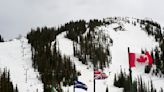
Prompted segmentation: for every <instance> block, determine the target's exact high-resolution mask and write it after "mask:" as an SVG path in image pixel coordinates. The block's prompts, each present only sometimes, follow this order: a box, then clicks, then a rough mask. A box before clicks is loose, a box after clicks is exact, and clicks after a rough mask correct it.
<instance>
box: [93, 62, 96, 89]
mask: <svg viewBox="0 0 164 92" xmlns="http://www.w3.org/2000/svg"><path fill="white" fill-rule="evenodd" d="M95 84H96V81H95V77H94V64H93V92H96V91H95V89H96V87H95Z"/></svg>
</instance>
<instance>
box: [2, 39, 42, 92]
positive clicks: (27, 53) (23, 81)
mask: <svg viewBox="0 0 164 92" xmlns="http://www.w3.org/2000/svg"><path fill="white" fill-rule="evenodd" d="M31 55H32V54H31V47H30V45H29V44H28V43H27V39H25V38H21V39H19V40H18V39H14V40H13V41H9V42H4V43H0V68H1V71H3V68H7V70H9V71H10V77H11V81H12V82H13V84H14V86H16V85H17V87H18V91H19V92H43V84H42V82H41V81H40V80H38V78H39V73H38V72H35V71H34V69H33V67H32V60H31Z"/></svg>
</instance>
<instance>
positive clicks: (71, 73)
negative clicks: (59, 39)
mask: <svg viewBox="0 0 164 92" xmlns="http://www.w3.org/2000/svg"><path fill="white" fill-rule="evenodd" d="M59 31H61V29H59V28H58V29H55V28H47V27H44V28H37V29H32V30H31V32H29V33H28V34H27V39H28V42H29V43H30V44H31V51H32V60H33V67H34V68H35V69H36V70H38V71H39V73H40V77H41V80H42V82H43V84H44V92H51V89H52V88H53V87H52V86H54V88H55V89H56V90H58V91H60V92H62V89H61V83H63V85H64V86H66V85H73V83H74V80H76V78H77V72H76V67H75V65H74V64H73V63H72V61H71V59H70V58H69V57H66V56H62V55H61V54H60V52H59V51H58V50H57V48H56V36H57V35H58V34H59V33H61V32H62V31H61V32H59ZM52 41H54V44H52Z"/></svg>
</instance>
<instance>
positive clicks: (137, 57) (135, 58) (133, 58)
mask: <svg viewBox="0 0 164 92" xmlns="http://www.w3.org/2000/svg"><path fill="white" fill-rule="evenodd" d="M135 62H139V63H145V62H148V64H149V65H152V63H153V58H152V57H151V55H150V54H149V52H148V51H146V53H145V54H136V53H129V66H130V67H135Z"/></svg>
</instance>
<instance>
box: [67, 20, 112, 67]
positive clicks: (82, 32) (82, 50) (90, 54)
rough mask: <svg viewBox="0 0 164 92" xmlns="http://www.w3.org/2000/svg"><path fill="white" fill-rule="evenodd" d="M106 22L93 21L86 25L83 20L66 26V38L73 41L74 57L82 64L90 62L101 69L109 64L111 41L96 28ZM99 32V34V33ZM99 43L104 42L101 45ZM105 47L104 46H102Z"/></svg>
mask: <svg viewBox="0 0 164 92" xmlns="http://www.w3.org/2000/svg"><path fill="white" fill-rule="evenodd" d="M106 23H108V22H106V21H105V20H104V21H101V20H97V19H93V20H90V21H89V22H88V23H87V22H86V21H84V20H80V21H76V22H72V21H71V22H70V23H68V24H67V27H66V28H67V29H66V30H67V31H66V37H67V38H69V39H71V40H72V41H73V48H74V56H75V57H77V58H79V61H81V62H82V63H83V64H88V62H91V63H92V64H93V65H94V66H95V67H99V68H103V67H104V66H107V65H108V64H109V62H110V58H109V57H110V50H109V45H110V44H112V39H111V38H110V37H108V36H106V35H105V34H103V32H102V31H96V27H98V26H101V25H105V24H106ZM100 32H101V33H100ZM101 42H106V43H104V44H102V43H101ZM104 45H106V46H104Z"/></svg>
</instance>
